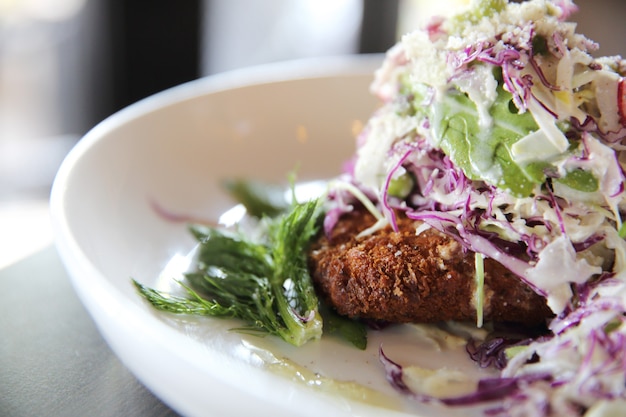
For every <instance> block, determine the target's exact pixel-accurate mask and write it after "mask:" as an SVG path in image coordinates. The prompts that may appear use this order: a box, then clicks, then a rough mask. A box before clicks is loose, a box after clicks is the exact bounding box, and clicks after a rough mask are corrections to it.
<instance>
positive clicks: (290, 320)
mask: <svg viewBox="0 0 626 417" xmlns="http://www.w3.org/2000/svg"><path fill="white" fill-rule="evenodd" d="M321 215H322V211H321V209H320V207H319V202H318V201H317V200H312V201H309V202H307V203H302V204H295V205H294V206H293V208H292V210H291V211H290V212H289V213H286V214H285V215H283V216H280V217H278V218H276V220H275V222H274V223H271V224H270V226H269V228H268V238H267V240H268V243H254V242H250V241H248V240H246V239H244V238H243V237H242V236H240V235H238V234H237V233H234V232H233V233H230V232H226V231H222V230H218V229H215V228H210V227H204V226H192V227H191V232H192V233H193V235H194V236H195V237H196V239H198V241H199V253H198V261H197V270H196V271H195V272H192V273H188V274H186V275H185V278H186V282H181V283H180V284H181V285H182V286H183V288H184V289H185V291H186V293H187V297H177V296H172V295H169V294H166V293H163V292H160V291H157V290H154V289H152V288H148V287H146V286H144V285H142V284H140V283H139V282H137V281H133V282H134V284H135V286H136V287H137V290H138V291H139V293H140V294H141V295H142V296H143V297H144V298H145V299H146V300H148V302H150V304H152V306H154V307H155V308H157V309H159V310H163V311H167V312H171V313H179V314H194V315H206V316H219V317H235V318H239V319H242V320H244V321H246V322H247V323H249V325H250V326H249V327H247V328H245V329H246V330H249V331H257V330H258V331H265V332H267V333H269V334H273V335H277V336H280V337H281V338H283V339H284V340H285V341H287V342H289V343H291V344H292V345H294V346H301V345H303V344H304V343H306V342H307V341H309V340H311V339H318V338H320V337H321V335H322V327H323V323H322V317H321V315H320V313H319V311H318V299H317V296H316V294H315V290H314V287H313V283H312V280H311V277H310V275H309V272H308V269H307V260H306V254H307V247H308V245H309V243H310V241H311V240H312V238H313V237H314V236H315V234H316V233H317V231H318V228H319V219H320V217H321Z"/></svg>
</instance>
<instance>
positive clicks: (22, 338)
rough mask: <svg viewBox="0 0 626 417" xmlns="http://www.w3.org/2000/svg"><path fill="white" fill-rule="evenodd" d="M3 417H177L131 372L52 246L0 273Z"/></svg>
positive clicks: (0, 413) (0, 401)
mask: <svg viewBox="0 0 626 417" xmlns="http://www.w3.org/2000/svg"><path fill="white" fill-rule="evenodd" d="M0 294H1V295H0V416H3V417H30V416H33V417H40V416H47V417H56V416H59V417H74V416H77V417H78V416H80V417H82V416H94V417H97V416H103V417H105V416H115V417H119V416H128V417H134V416H138V417H141V416H150V417H166V416H167V417H169V416H178V414H177V413H175V412H174V411H172V410H171V409H170V408H169V407H168V406H167V405H165V404H163V402H161V401H160V400H159V399H158V398H156V397H155V396H154V395H152V393H150V391H148V390H147V389H146V388H145V387H144V386H143V385H142V384H141V383H140V382H139V381H137V379H136V378H135V377H134V376H133V375H132V374H131V373H130V372H129V371H128V370H127V369H126V368H125V367H124V365H123V364H122V363H121V362H120V361H119V360H118V358H117V357H116V356H115V354H114V353H113V352H112V351H111V350H110V348H109V347H108V345H107V344H106V342H105V341H104V340H103V339H102V337H101V336H100V334H99V333H98V330H97V328H96V326H95V324H94V322H93V321H92V319H91V317H90V316H89V315H88V313H87V311H86V310H85V308H84V307H83V306H82V304H81V303H80V301H79V299H78V297H77V296H76V294H75V292H74V289H73V288H72V285H71V283H70V279H69V277H68V275H67V273H66V272H65V269H64V267H63V265H62V263H61V260H60V258H59V256H58V254H57V252H56V250H55V248H54V247H53V246H50V247H47V248H45V249H44V250H42V251H40V252H38V253H36V254H34V255H31V256H30V257H28V258H26V259H24V260H22V261H20V262H18V263H16V264H13V265H10V266H9V267H6V268H4V269H1V270H0Z"/></svg>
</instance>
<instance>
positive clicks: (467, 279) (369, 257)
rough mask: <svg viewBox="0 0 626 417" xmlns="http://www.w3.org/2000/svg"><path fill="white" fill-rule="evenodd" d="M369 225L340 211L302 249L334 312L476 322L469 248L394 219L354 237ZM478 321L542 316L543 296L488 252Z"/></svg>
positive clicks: (527, 321) (367, 217) (394, 319)
mask: <svg viewBox="0 0 626 417" xmlns="http://www.w3.org/2000/svg"><path fill="white" fill-rule="evenodd" d="M372 224H374V217H373V216H372V215H371V214H369V213H368V212H367V211H365V210H363V209H356V210H354V211H352V212H350V213H347V214H344V215H343V216H342V217H341V219H340V220H339V222H338V223H337V225H336V226H335V227H334V229H333V231H332V234H331V236H330V239H329V238H328V237H327V236H324V235H322V236H320V237H319V238H318V239H317V240H316V241H315V242H314V243H313V245H312V247H311V250H310V252H309V268H310V271H311V275H312V278H313V281H314V282H315V285H316V287H317V290H318V292H319V293H320V295H321V296H322V298H323V299H325V300H326V301H327V302H328V303H329V304H330V305H331V306H333V307H334V308H335V309H336V310H337V312H338V313H339V314H341V315H345V316H349V317H352V318H361V319H370V320H376V321H383V322H391V323H433V322H440V321H476V308H475V303H474V301H473V299H474V294H475V288H476V286H475V285H476V284H475V267H474V258H475V256H474V253H472V252H468V251H464V250H463V248H462V247H461V245H460V244H459V243H458V242H457V241H456V240H454V239H453V238H451V237H449V236H447V235H445V234H443V233H440V232H439V231H437V230H434V229H427V230H425V231H423V232H421V233H420V234H416V226H418V225H419V222H415V221H413V220H410V219H407V218H406V217H403V218H399V219H398V228H399V231H398V232H394V231H393V230H392V229H391V227H389V226H388V227H387V228H385V229H383V230H380V231H378V232H376V233H374V234H371V235H369V236H366V237H362V238H360V239H357V238H356V235H357V234H358V233H359V232H360V231H362V230H364V229H365V228H366V227H369V226H370V225H372ZM484 271H485V275H484V306H483V309H484V320H485V321H493V322H511V323H519V324H523V325H528V326H532V325H537V324H541V323H545V321H546V319H547V318H548V317H550V316H551V311H550V309H549V308H548V307H547V305H546V301H545V299H544V298H543V297H542V296H540V295H538V294H536V293H535V292H534V291H533V290H532V289H531V288H529V287H528V286H527V285H526V284H525V283H524V282H523V281H521V280H520V279H519V278H518V277H517V276H515V275H514V274H513V273H511V272H510V271H508V270H507V269H506V268H504V267H503V266H502V265H500V264H499V263H497V262H496V261H494V260H492V259H485V261H484Z"/></svg>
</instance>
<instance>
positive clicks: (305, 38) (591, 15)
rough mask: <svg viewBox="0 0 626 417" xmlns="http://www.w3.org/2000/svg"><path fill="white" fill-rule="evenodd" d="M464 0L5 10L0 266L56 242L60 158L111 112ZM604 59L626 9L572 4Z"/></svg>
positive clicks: (59, 0) (44, 5)
mask: <svg viewBox="0 0 626 417" xmlns="http://www.w3.org/2000/svg"><path fill="white" fill-rule="evenodd" d="M464 1H466V0H447V1H436V2H434V1H432V0H384V1H383V0H263V1H258V0H184V1H177V2H174V1H171V0H170V1H168V0H150V1H142V0H128V1H123V0H0V268H1V267H2V266H4V265H6V264H8V263H10V262H13V261H14V260H16V259H19V258H20V257H21V256H25V254H27V253H29V252H32V251H34V250H37V249H38V248H39V247H41V246H43V245H47V244H49V243H50V242H51V232H50V230H49V219H48V217H47V199H48V196H49V192H50V186H51V184H52V181H53V179H54V175H55V173H56V170H57V169H58V167H59V165H60V163H61V161H62V160H63V158H64V156H65V155H66V154H67V152H68V151H69V150H70V149H71V148H72V146H74V144H75V143H76V142H77V141H78V140H79V139H80V137H81V136H82V135H83V134H84V133H85V132H87V131H88V130H89V129H90V128H91V127H92V126H94V125H95V124H96V123H98V122H99V121H100V120H102V119H104V118H105V117H107V116H108V115H110V114H112V113H114V112H115V111H117V110H119V109H121V108H123V107H125V106H127V105H129V104H131V103H133V102H135V101H137V100H140V99H142V98H144V97H146V96H148V95H151V94H154V93H156V92H158V91H161V90H164V89H166V88H168V87H172V86H174V85H177V84H180V83H183V82H186V81H190V80H193V79H196V78H199V77H203V76H208V75H211V74H214V73H218V72H222V71H228V70H231V69H235V68H240V67H244V66H251V65H256V64H262V63H269V62H276V61H281V60H290V59H297V58H303V57H315V56H324V55H345V54H357V53H376V52H383V51H385V50H386V49H388V48H389V47H390V46H391V45H393V44H394V43H395V42H396V41H397V40H398V39H399V36H401V35H402V34H403V33H405V32H407V31H409V30H411V29H412V28H415V27H416V26H417V25H419V24H421V23H422V22H423V21H424V20H425V19H427V18H428V17H429V16H431V15H432V14H440V13H444V14H445V13H446V12H447V11H450V10H453V9H454V7H455V6H458V5H459V4H460V3H463V2H464ZM576 3H577V5H578V6H579V9H580V11H579V13H577V14H576V15H575V16H574V18H573V20H575V21H577V22H578V25H579V26H578V28H579V32H581V33H584V34H586V35H587V36H588V37H590V38H591V39H594V40H596V41H598V42H599V43H600V44H601V45H602V48H601V50H600V51H599V54H600V55H617V54H622V55H626V44H625V43H624V41H623V40H624V39H626V36H625V35H626V25H625V24H624V20H625V19H624V18H625V17H626V2H625V1H624V0H579V1H577V2H576Z"/></svg>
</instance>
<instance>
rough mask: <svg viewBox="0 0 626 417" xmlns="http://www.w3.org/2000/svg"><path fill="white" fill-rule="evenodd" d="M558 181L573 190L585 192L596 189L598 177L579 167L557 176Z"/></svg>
mask: <svg viewBox="0 0 626 417" xmlns="http://www.w3.org/2000/svg"><path fill="white" fill-rule="evenodd" d="M558 181H559V182H560V183H562V184H564V185H567V186H568V187H570V188H573V189H574V190H578V191H583V192H586V193H592V192H594V191H598V186H599V185H598V179H597V178H596V177H594V175H593V174H592V173H591V172H589V171H585V170H584V169H580V168H578V169H574V170H572V171H569V172H568V173H567V174H566V175H565V176H564V177H562V178H559V179H558Z"/></svg>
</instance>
